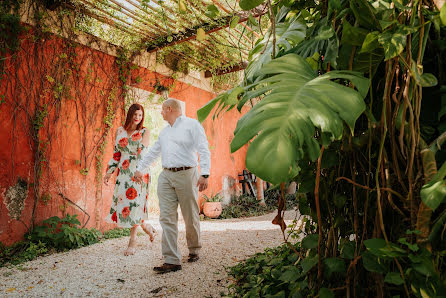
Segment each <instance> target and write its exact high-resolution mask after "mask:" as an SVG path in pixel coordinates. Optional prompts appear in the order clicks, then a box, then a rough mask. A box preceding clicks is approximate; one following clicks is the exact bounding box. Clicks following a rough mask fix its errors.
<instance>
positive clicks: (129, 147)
mask: <svg viewBox="0 0 446 298" xmlns="http://www.w3.org/2000/svg"><path fill="white" fill-rule="evenodd" d="M145 133H146V128H142V129H141V130H138V131H137V130H135V131H134V132H133V133H132V134H131V135H130V136H129V135H128V134H127V131H126V130H125V129H123V128H122V127H120V128H118V131H117V137H116V144H115V150H114V153H113V157H112V158H111V159H110V161H109V163H108V167H107V173H110V174H111V173H113V172H114V171H115V170H117V175H116V176H117V178H116V185H115V191H114V193H113V202H112V205H111V208H110V214H109V215H108V216H107V218H106V221H107V222H111V223H117V224H118V226H119V227H121V228H132V227H133V226H134V225H140V224H141V223H142V222H144V220H145V219H147V211H146V205H147V204H146V203H147V199H148V196H149V184H150V175H149V174H148V173H147V174H145V175H144V176H143V182H142V183H137V182H136V181H134V180H133V175H134V174H135V172H136V166H137V165H138V161H139V160H140V159H141V152H142V151H143V150H144V149H145V146H144V144H143V143H142V140H143V136H144V134H145Z"/></svg>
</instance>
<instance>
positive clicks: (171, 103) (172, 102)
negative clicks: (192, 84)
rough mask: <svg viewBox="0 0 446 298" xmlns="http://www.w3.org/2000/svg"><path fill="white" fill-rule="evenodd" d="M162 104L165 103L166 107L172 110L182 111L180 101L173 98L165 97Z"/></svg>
mask: <svg viewBox="0 0 446 298" xmlns="http://www.w3.org/2000/svg"><path fill="white" fill-rule="evenodd" d="M163 105H165V106H166V107H171V108H172V110H174V111H179V112H182V109H181V104H180V102H179V101H178V100H176V99H174V98H168V99H166V101H164V102H163Z"/></svg>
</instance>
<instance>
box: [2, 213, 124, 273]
mask: <svg viewBox="0 0 446 298" xmlns="http://www.w3.org/2000/svg"><path fill="white" fill-rule="evenodd" d="M76 217H77V216H76V215H73V216H71V215H69V214H67V216H66V217H64V218H59V217H57V216H54V217H51V218H49V219H47V220H45V221H43V223H42V225H40V226H36V227H35V228H34V230H33V231H32V232H31V233H28V234H27V235H26V236H25V241H20V242H16V243H14V244H13V245H11V246H5V245H4V244H3V243H1V242H0V267H3V266H7V265H18V264H21V263H24V262H27V261H31V260H34V259H35V258H37V257H39V256H42V255H45V254H47V253H53V252H56V251H65V250H69V249H75V248H79V247H82V246H87V245H91V244H95V243H98V242H99V241H101V240H104V239H114V238H120V237H125V236H130V229H121V228H116V229H112V230H108V231H106V232H104V234H102V233H101V232H99V231H98V230H96V229H85V228H80V226H79V225H80V222H79V221H78V219H77V218H76Z"/></svg>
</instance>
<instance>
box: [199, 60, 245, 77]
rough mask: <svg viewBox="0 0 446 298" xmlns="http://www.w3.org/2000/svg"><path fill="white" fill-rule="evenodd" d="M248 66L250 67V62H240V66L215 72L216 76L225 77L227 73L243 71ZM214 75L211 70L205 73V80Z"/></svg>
mask: <svg viewBox="0 0 446 298" xmlns="http://www.w3.org/2000/svg"><path fill="white" fill-rule="evenodd" d="M247 66H248V62H240V63H238V64H236V65H234V66H232V67H229V68H220V69H217V70H214V71H213V72H214V75H216V76H221V75H224V74H227V73H231V72H235V71H239V70H243V69H245V68H246V67H247ZM212 75H213V74H212V72H211V71H210V70H206V71H205V72H204V77H205V78H210V77H212Z"/></svg>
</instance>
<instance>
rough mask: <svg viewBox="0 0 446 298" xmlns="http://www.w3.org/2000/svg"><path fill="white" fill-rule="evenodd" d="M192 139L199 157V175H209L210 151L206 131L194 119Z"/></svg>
mask: <svg viewBox="0 0 446 298" xmlns="http://www.w3.org/2000/svg"><path fill="white" fill-rule="evenodd" d="M194 140H195V144H196V146H197V151H198V156H199V157H200V169H201V175H209V174H210V172H211V152H210V151H209V144H208V140H207V138H206V133H205V131H204V128H203V126H202V125H201V124H200V122H198V121H195V129H194Z"/></svg>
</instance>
